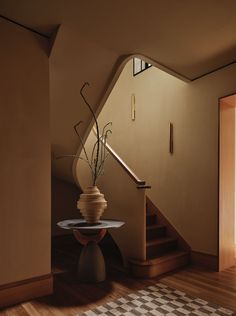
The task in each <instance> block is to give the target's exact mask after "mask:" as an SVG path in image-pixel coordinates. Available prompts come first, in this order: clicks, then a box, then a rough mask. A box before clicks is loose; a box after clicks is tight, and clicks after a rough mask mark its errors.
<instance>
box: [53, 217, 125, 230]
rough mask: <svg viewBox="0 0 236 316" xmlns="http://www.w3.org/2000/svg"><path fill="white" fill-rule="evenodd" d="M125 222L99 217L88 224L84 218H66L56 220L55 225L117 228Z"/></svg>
mask: <svg viewBox="0 0 236 316" xmlns="http://www.w3.org/2000/svg"><path fill="white" fill-rule="evenodd" d="M124 224H125V223H124V222H122V221H117V220H114V219H101V220H99V222H98V223H97V224H88V223H87V222H86V221H85V220H84V219H66V220H64V221H61V222H58V223H57V226H59V227H60V228H63V229H79V230H98V229H108V228H119V227H121V226H123V225H124Z"/></svg>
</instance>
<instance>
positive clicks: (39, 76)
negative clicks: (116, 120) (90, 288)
mask: <svg viewBox="0 0 236 316" xmlns="http://www.w3.org/2000/svg"><path fill="white" fill-rule="evenodd" d="M0 40H1V49H0V69H1V71H0V111H1V114H0V127H1V133H0V135H1V136H0V138H1V141H0V144H1V155H0V166H1V177H0V192H1V194H0V232H1V238H0V249H1V260H0V261H1V264H0V266H1V269H0V284H6V283H10V282H15V281H18V280H23V279H27V278H31V277H35V276H40V275H45V274H48V273H50V271H51V262H50V217H51V211H50V142H49V141H50V139H49V65H48V57H47V45H48V43H47V41H46V40H45V39H43V38H41V37H39V36H38V35H36V34H34V33H31V32H29V31H27V30H25V29H23V28H21V27H18V26H16V25H14V24H12V23H9V22H6V21H4V20H3V19H0Z"/></svg>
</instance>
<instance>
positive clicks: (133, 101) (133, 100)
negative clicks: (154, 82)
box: [131, 94, 136, 121]
mask: <svg viewBox="0 0 236 316" xmlns="http://www.w3.org/2000/svg"><path fill="white" fill-rule="evenodd" d="M135 114H136V113H135V95H134V94H132V95H131V120H132V121H135Z"/></svg>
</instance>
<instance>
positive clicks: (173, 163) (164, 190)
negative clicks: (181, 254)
mask: <svg viewBox="0 0 236 316" xmlns="http://www.w3.org/2000/svg"><path fill="white" fill-rule="evenodd" d="M235 91H236V65H232V66H229V67H227V68H224V69H222V70H220V71H217V72H215V73H213V74H211V75H208V76H205V77H203V78H201V79H199V80H196V81H194V82H191V83H185V82H183V81H180V80H179V79H176V78H174V77H172V76H170V75H168V74H166V73H164V72H162V71H160V70H158V69H157V68H154V67H152V68H150V69H149V70H147V71H145V72H143V73H142V74H140V75H138V76H136V77H133V76H132V62H129V63H128V64H127V66H126V68H125V69H124V71H123V73H122V75H121V76H120V79H119V80H118V82H117V84H116V86H115V88H114V90H113V91H112V93H111V95H110V97H109V98H108V100H107V103H106V105H105V107H104V109H103V111H102V113H101V115H100V121H101V122H106V121H109V120H111V121H112V122H113V135H112V137H111V138H110V139H111V140H110V144H111V145H112V146H113V148H114V149H115V150H116V151H117V153H118V154H119V155H120V156H121V157H122V158H123V159H124V161H125V162H126V163H128V165H129V166H130V167H131V168H133V169H134V171H135V172H136V173H137V175H138V176H139V177H140V178H144V179H145V180H146V181H147V182H148V184H150V185H151V186H152V189H151V190H150V191H149V194H148V195H149V197H150V198H151V199H152V201H153V202H154V203H155V204H156V205H157V206H158V207H159V208H160V209H161V210H162V212H163V213H164V215H165V216H166V217H167V218H168V219H169V220H170V222H171V223H172V224H173V225H174V226H175V227H176V229H177V230H178V231H179V232H180V233H181V234H182V236H183V237H184V238H185V239H186V241H187V242H188V243H189V244H190V245H191V247H192V248H193V250H195V251H202V252H205V253H209V254H217V251H218V241H217V240H218V236H217V235H218V98H219V97H221V96H224V95H227V94H230V93H233V92H235ZM132 93H134V94H135V96H136V121H134V122H133V121H131V118H130V100H131V94H132ZM169 122H172V123H173V124H174V154H173V155H170V154H169V152H168V149H169V143H168V139H169Z"/></svg>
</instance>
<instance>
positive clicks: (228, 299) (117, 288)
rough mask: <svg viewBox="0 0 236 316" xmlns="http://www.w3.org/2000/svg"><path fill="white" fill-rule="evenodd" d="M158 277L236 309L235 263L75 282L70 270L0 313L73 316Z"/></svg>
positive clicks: (111, 273) (113, 273)
mask: <svg viewBox="0 0 236 316" xmlns="http://www.w3.org/2000/svg"><path fill="white" fill-rule="evenodd" d="M158 281H161V282H162V283H164V284H166V285H168V286H170V287H173V288H176V289H179V290H182V291H184V292H186V293H188V294H191V295H193V296H196V297H200V298H202V299H206V300H207V301H210V302H212V303H216V304H219V305H221V306H223V307H228V308H231V309H233V310H236V266H235V267H232V268H230V269H228V270H226V271H224V272H220V273H216V272H209V271H206V270H202V269H200V268H196V267H188V268H185V269H183V270H180V271H177V272H175V273H173V274H171V275H168V276H165V277H162V278H155V279H151V280H139V279H134V278H132V277H130V276H128V275H126V274H125V273H123V272H120V271H117V270H116V269H109V271H108V278H107V281H105V282H103V283H100V284H97V285H85V284H79V283H78V282H77V281H76V280H75V278H74V277H73V275H72V274H71V273H58V274H57V275H55V277H54V294H53V295H51V296H47V297H43V298H40V299H35V300H32V301H30V302H25V303H22V304H20V305H17V306H15V307H11V308H7V309H5V310H2V311H1V312H0V315H1V316H46V315H47V316H50V315H55V316H75V315H78V314H79V313H80V312H83V311H86V310H88V309H93V308H94V307H96V306H97V305H102V304H104V303H106V302H108V301H111V300H114V299H116V298H118V297H121V296H124V295H126V294H127V293H130V292H132V291H136V290H139V289H143V288H144V287H145V286H148V285H150V284H154V283H156V282H158Z"/></svg>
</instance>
